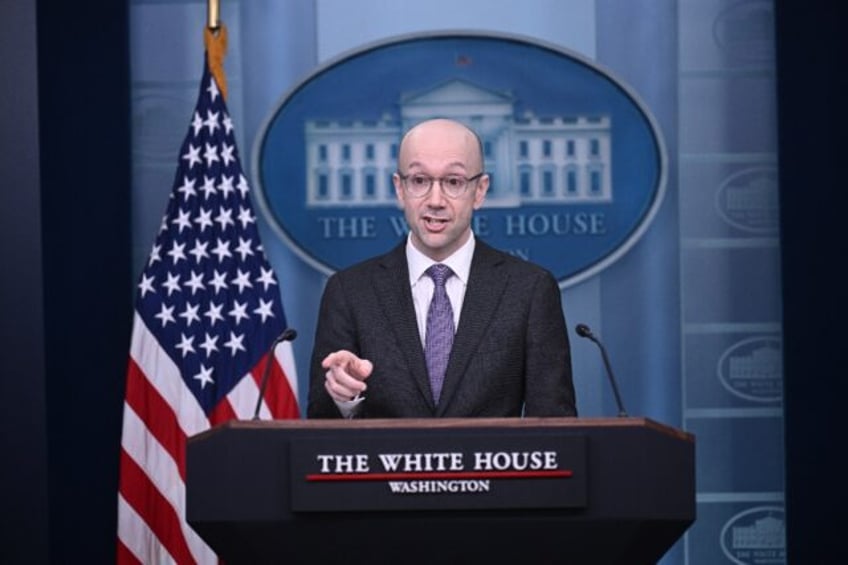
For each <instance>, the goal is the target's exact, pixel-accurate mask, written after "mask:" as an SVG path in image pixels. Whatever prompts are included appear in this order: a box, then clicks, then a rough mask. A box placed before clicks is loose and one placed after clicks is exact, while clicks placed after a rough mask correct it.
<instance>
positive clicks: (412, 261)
mask: <svg viewBox="0 0 848 565" xmlns="http://www.w3.org/2000/svg"><path fill="white" fill-rule="evenodd" d="M474 245H475V239H474V232H471V237H469V238H468V241H466V242H465V243H463V244H462V247H460V248H459V249H457V250H456V251H454V253H453V254H452V255H451V256H450V257H447V258H446V259H445V260H444V261H433V260H432V259H430V258H429V257H427V256H426V255H424V254H423V253H421V252H420V251H419V250H418V249H417V248H416V247H415V246H414V245H413V244H412V234H410V235H409V236H408V237H407V238H406V263H407V265H408V266H409V284H410V286H414V285H415V283H417V282H418V280H419V279H420V278H421V277H422V276H424V271H426V270H427V269H429V268H430V266H431V265H435V264H436V263H437V262H438V263H441V264H443V265H447V266H448V267H450V268H451V271H453V274H454V276H455V277H456V278H458V279H459V280H460V281H462V284H464V285H467V284H468V275H469V273H470V272H471V258H472V257H473V256H474Z"/></svg>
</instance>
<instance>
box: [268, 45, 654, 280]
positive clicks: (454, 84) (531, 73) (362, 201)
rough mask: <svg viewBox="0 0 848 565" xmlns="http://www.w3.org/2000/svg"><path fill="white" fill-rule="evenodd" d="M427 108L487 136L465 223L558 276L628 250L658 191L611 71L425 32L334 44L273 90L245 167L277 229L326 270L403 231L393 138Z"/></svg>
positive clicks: (637, 108) (647, 138) (643, 116)
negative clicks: (330, 52) (326, 59)
mask: <svg viewBox="0 0 848 565" xmlns="http://www.w3.org/2000/svg"><path fill="white" fill-rule="evenodd" d="M434 116H441V117H450V118H454V119H457V120H459V121H462V122H464V123H466V124H467V125H469V126H470V127H472V128H473V129H474V130H475V131H476V132H477V133H478V134H479V135H480V138H481V140H482V142H483V149H484V158H485V163H486V172H488V173H489V175H490V177H491V184H490V189H489V193H488V195H487V198H486V203H485V205H484V207H483V208H482V209H481V210H479V211H478V212H477V214H476V216H475V220H474V230H475V233H477V234H478V236H479V237H481V238H482V239H484V240H486V241H487V242H489V243H490V244H492V245H494V246H495V247H498V248H500V249H503V250H505V251H507V252H510V253H512V254H514V255H517V256H519V257H523V258H525V259H528V260H531V261H534V262H536V263H539V264H541V265H542V266H544V267H546V268H548V269H549V270H550V271H551V272H553V273H554V275H555V276H556V277H557V278H558V280H559V281H560V285H561V286H563V287H565V286H568V285H570V284H574V283H576V282H578V281H580V280H583V279H585V278H587V277H589V276H591V275H593V274H595V273H597V272H599V271H600V270H601V269H603V268H604V267H606V266H607V265H609V264H611V263H612V262H613V261H615V260H616V259H617V258H618V257H620V256H621V255H622V254H623V253H625V252H626V251H627V249H629V248H630V247H631V246H632V245H633V244H634V243H635V242H636V241H637V240H638V239H639V237H640V236H641V235H642V233H644V231H645V229H646V228H647V226H648V224H649V223H650V220H651V219H652V218H653V216H654V214H655V213H656V211H657V208H658V207H659V205H660V203H661V201H662V197H663V194H664V191H665V175H666V171H665V167H666V157H665V151H664V148H663V144H662V141H661V137H660V135H659V133H658V131H657V129H656V127H655V125H654V122H653V119H652V117H651V116H650V115H649V113H648V112H647V111H645V109H644V108H643V106H642V105H641V104H640V103H639V102H638V101H637V100H636V98H635V96H634V95H633V94H632V93H631V92H630V91H629V90H628V89H627V88H626V87H625V86H624V85H623V84H621V83H620V82H619V81H617V80H615V79H614V78H613V77H611V76H610V75H609V73H607V72H605V71H603V70H601V69H599V68H598V67H597V66H594V65H593V64H592V63H590V62H588V61H585V60H582V59H579V58H578V57H577V56H575V55H574V54H572V53H568V52H565V51H564V50H562V49H560V48H554V47H551V46H549V45H541V44H539V43H537V42H532V41H530V40H528V39H525V38H517V37H513V36H501V35H498V36H492V35H479V34H468V33H462V34H457V33H444V34H428V35H424V36H420V35H417V36H411V37H405V38H400V39H397V40H393V41H388V42H385V43H381V44H378V45H372V46H368V47H367V48H365V49H363V50H360V51H357V52H355V53H352V54H348V55H345V56H343V57H341V58H339V59H337V60H335V61H333V62H331V63H329V64H327V65H325V66H323V67H322V68H321V69H319V70H318V71H316V72H315V73H314V74H313V75H311V76H310V77H309V78H307V79H306V80H305V81H304V82H302V83H301V84H300V85H298V86H297V87H296V88H295V89H293V90H292V91H291V92H290V93H289V94H288V95H286V96H285V97H284V98H283V100H282V102H281V103H280V105H279V107H278V108H277V109H276V110H275V111H274V112H273V113H272V115H271V116H270V117H269V120H268V121H267V122H266V124H265V126H264V127H263V128H262V130H261V131H260V134H259V136H258V138H257V149H256V151H254V156H255V161H256V162H255V166H254V167H253V170H254V172H255V176H256V179H255V183H254V184H255V186H257V187H258V188H259V191H258V192H259V194H260V204H261V205H262V206H263V208H264V209H265V211H266V212H267V214H268V216H269V218H270V220H271V223H272V225H273V226H274V227H275V229H276V231H277V233H278V234H279V235H280V236H281V237H282V239H283V240H284V241H285V242H286V243H287V244H289V245H290V246H291V247H292V248H293V249H294V250H295V251H296V252H297V253H298V254H299V255H300V256H301V257H303V258H304V259H305V260H306V261H307V262H309V263H310V264H312V265H313V266H315V267H316V268H318V269H320V270H321V271H323V272H325V273H327V274H329V273H332V272H333V271H335V270H338V269H341V268H344V267H346V266H349V265H351V264H353V263H355V262H357V261H360V260H363V259H366V258H368V257H370V256H372V255H376V254H379V253H383V252H385V251H387V250H388V249H390V248H391V247H393V246H394V245H395V244H397V243H398V242H399V241H400V239H401V238H402V237H403V236H405V234H406V233H407V226H406V223H405V220H404V218H403V214H402V213H401V211H400V210H399V209H398V207H397V200H396V198H395V194H394V186H393V185H392V174H393V173H394V172H395V170H396V167H397V151H398V143H399V140H400V137H401V135H402V134H403V132H404V131H406V129H408V128H409V127H410V126H411V125H413V124H415V123H417V122H419V121H421V120H423V119H426V118H430V117H434Z"/></svg>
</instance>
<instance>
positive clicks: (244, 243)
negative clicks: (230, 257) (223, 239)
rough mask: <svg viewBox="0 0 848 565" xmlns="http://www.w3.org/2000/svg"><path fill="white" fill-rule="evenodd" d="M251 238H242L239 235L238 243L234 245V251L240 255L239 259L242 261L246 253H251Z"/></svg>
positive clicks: (245, 257)
mask: <svg viewBox="0 0 848 565" xmlns="http://www.w3.org/2000/svg"><path fill="white" fill-rule="evenodd" d="M252 243H253V240H251V239H243V238H241V237H239V244H238V246H237V247H236V253H238V254H239V255H240V256H241V260H242V261H244V260H245V259H247V256H248V255H253V249H251V248H250V246H251V244H252Z"/></svg>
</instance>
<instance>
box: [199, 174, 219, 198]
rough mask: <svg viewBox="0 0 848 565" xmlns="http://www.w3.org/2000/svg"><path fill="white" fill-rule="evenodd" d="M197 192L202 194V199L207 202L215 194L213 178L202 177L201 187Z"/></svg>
mask: <svg viewBox="0 0 848 565" xmlns="http://www.w3.org/2000/svg"><path fill="white" fill-rule="evenodd" d="M199 190H200V192H202V193H203V199H204V200H209V197H210V196H212V195H213V194H215V193H216V192H217V189H216V188H215V177H207V176H206V175H203V186H201V187H200V189H199Z"/></svg>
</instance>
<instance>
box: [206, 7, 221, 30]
mask: <svg viewBox="0 0 848 565" xmlns="http://www.w3.org/2000/svg"><path fill="white" fill-rule="evenodd" d="M206 5H207V16H208V17H207V23H206V25H207V27H208V28H209V29H211V30H212V31H217V30H218V27H219V26H220V25H221V24H220V15H221V6H220V2H219V1H218V0H207V3H206Z"/></svg>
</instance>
